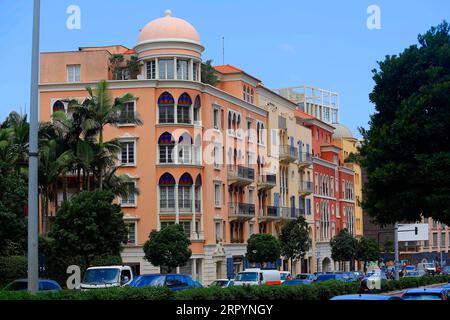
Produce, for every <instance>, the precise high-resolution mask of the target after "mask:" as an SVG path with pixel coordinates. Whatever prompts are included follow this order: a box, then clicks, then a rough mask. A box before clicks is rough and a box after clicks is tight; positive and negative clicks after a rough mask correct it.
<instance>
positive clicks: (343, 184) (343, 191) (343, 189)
mask: <svg viewBox="0 0 450 320" xmlns="http://www.w3.org/2000/svg"><path fill="white" fill-rule="evenodd" d="M345 191H346V190H345V180H344V179H342V199H345Z"/></svg>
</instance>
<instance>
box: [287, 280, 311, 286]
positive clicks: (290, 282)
mask: <svg viewBox="0 0 450 320" xmlns="http://www.w3.org/2000/svg"><path fill="white" fill-rule="evenodd" d="M311 283H312V280H306V279H293V280H286V281H284V282H283V285H285V284H286V285H293V284H311Z"/></svg>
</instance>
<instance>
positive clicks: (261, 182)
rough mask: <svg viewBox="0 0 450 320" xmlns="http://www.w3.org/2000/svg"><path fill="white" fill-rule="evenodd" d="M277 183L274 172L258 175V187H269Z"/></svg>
mask: <svg viewBox="0 0 450 320" xmlns="http://www.w3.org/2000/svg"><path fill="white" fill-rule="evenodd" d="M276 184H277V175H276V174H265V175H260V176H259V177H258V189H260V190H261V189H266V190H267V189H271V188H273V187H275V186H276Z"/></svg>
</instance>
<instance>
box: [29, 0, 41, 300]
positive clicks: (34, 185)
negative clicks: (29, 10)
mask: <svg viewBox="0 0 450 320" xmlns="http://www.w3.org/2000/svg"><path fill="white" fill-rule="evenodd" d="M40 10H41V3H40V0H34V10H33V44H32V53H31V86H30V88H31V90H30V132H29V135H30V138H29V147H28V148H29V150H28V152H29V160H28V161H29V162H28V291H30V292H37V291H38V278H39V263H38V215H39V212H38V172H37V171H38V127H39V120H38V112H39V111H38V110H39V107H38V105H39V101H38V100H39V92H38V90H39V87H38V83H39V20H40Z"/></svg>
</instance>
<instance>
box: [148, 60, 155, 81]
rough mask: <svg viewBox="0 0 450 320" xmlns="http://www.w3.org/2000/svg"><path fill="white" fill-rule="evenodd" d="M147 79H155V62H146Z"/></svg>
mask: <svg viewBox="0 0 450 320" xmlns="http://www.w3.org/2000/svg"><path fill="white" fill-rule="evenodd" d="M147 79H156V62H155V60H151V61H147Z"/></svg>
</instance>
